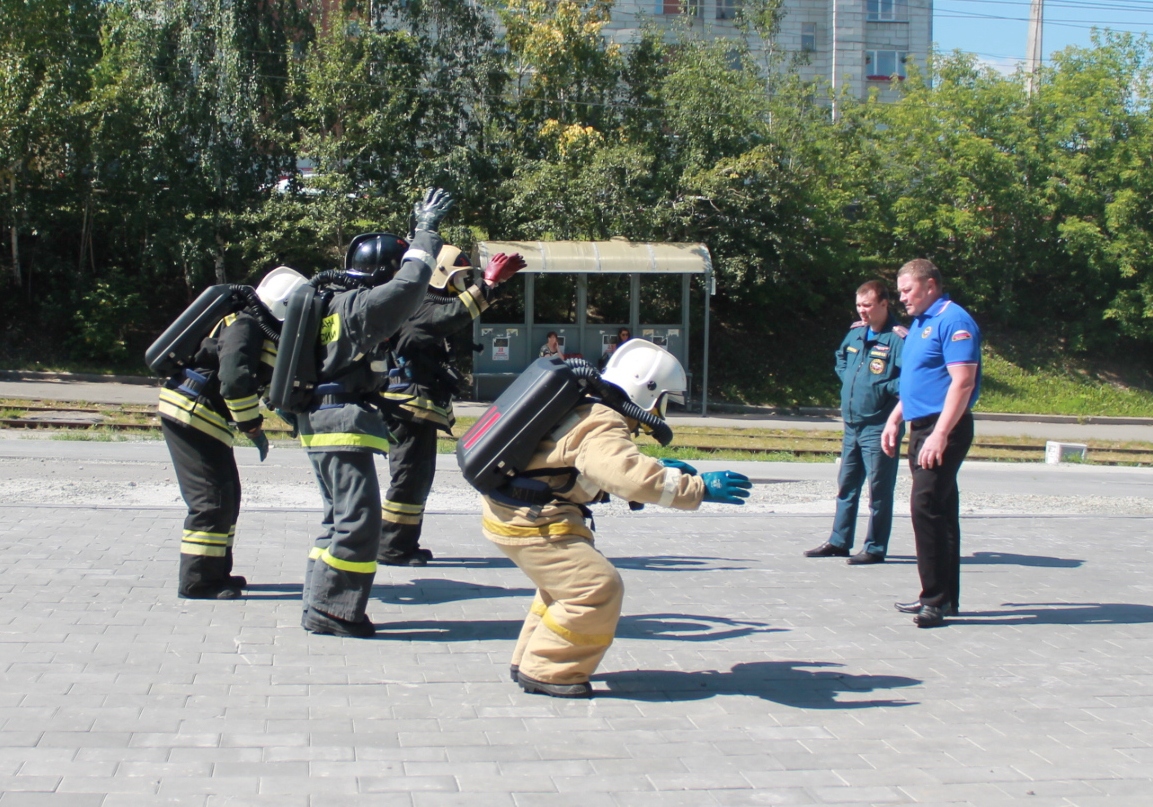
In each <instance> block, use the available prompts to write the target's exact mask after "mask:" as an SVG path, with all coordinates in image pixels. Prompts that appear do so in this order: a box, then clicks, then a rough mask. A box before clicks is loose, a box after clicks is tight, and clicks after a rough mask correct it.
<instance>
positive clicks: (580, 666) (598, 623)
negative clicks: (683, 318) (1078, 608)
mask: <svg viewBox="0 0 1153 807" xmlns="http://www.w3.org/2000/svg"><path fill="white" fill-rule="evenodd" d="M603 379H604V380H605V381H608V382H611V383H613V384H615V385H616V386H618V387H620V388H621V389H622V390H624V392H625V394H626V395H627V396H628V397H629V398H630V399H631V400H632V401H633V402H634V403H636V404H637V405H638V406H640V407H641V408H642V409H646V410H649V411H653V412H654V413H658V414H660V415H661V416H662V417H663V415H664V406H665V404H666V402H667V400H668V398H669V397H671V396H679V395H680V394H681V393H683V391H684V389H685V386H686V384H685V381H686V379H685V372H684V369H683V368H682V367H681V366H680V363H679V362H678V361H677V360H676V358H674V357H673V356H672V354H670V353H668V352H667V351H665V350H664V349H663V348H660V347H658V346H656V345H654V344H652V343H650V342H647V341H644V340H641V339H636V340H633V341H631V342H628V343H626V344H625V345H623V346H622V347H621V348H620V349H619V350H618V351H616V353H614V355H613V358H612V360H611V361H610V362H609V364H608V366H607V367H606V368H605V371H604V373H603ZM636 429H637V422H636V421H634V420H631V419H629V418H626V417H625V416H624V415H622V414H620V413H618V412H616V411H614V410H613V409H610V408H609V407H608V406H605V405H604V404H600V403H584V404H581V405H578V406H577V407H576V408H575V409H573V410H572V411H571V412H570V413H569V414H568V415H567V416H566V417H565V418H564V419H563V420H562V421H561V422H560V423H559V424H558V425H557V426H556V427H554V428H553V429H552V431H551V432H549V434H548V435H547V436H546V437H545V438H544V440H542V441H541V443H540V444H539V446H538V447H537V451H536V453H535V455H534V456H533V458H532V460H531V461H530V462H529V463H528V465H527V466H526V468H525V471H523V472H522V475H523V476H524V477H527V478H531V479H532V480H533V483H534V484H539V483H544V484H545V485H547V486H548V489H549V490H550V491H551V492H552V493H553V495H551V496H549V497H547V498H548V499H549V500H548V501H547V502H543V503H537V504H534V505H531V506H530V505H528V504H525V505H522V506H517V502H515V501H512V500H508V499H505V498H503V497H496V496H494V495H486V496H485V497H484V499H483V502H484V506H483V513H484V520H483V531H484V535H485V537H486V538H488V539H489V540H490V541H493V542H494V543H495V544H497V546H499V547H500V549H501V551H503V552H504V553H505V554H506V555H508V556H509V558H511V559H512V561H513V562H514V563H515V564H516V565H517V566H518V567H519V568H520V569H521V571H523V572H524V573H525V574H526V575H528V577H529V579H531V580H532V581H533V583H534V584H535V585H536V587H537V592H536V597H535V598H534V599H533V603H532V608H531V609H530V611H529V615H528V618H527V619H526V620H525V623H524V627H523V628H522V629H521V633H520V638H519V640H518V641H517V644H516V649H515V650H514V651H513V657H512V669H511V672H512V676H513V680H515V681H517V683H519V684H520V686H521V688H523V689H524V690H525V691H526V692H536V693H541V694H545V695H552V696H555V697H569V698H581V697H589V696H591V694H592V687H591V685H590V684H589V677H590V676H591V675H592V673H593V672H594V671H595V670H596V668H597V665H599V664H600V661H601V659H602V658H603V657H604V654H605V652H606V651H607V650H608V648H609V645H610V644H612V641H613V635H614V633H615V632H616V627H617V621H618V620H619V619H620V614H621V601H622V599H623V596H624V584H623V582H622V581H621V576H620V574H619V573H618V572H617V570H616V568H615V567H614V566H613V565H612V563H611V562H609V560H608V559H607V558H605V557H604V555H602V554H601V553H600V552H598V551H597V550H596V549H595V548H594V546H593V532H592V530H591V529H589V527H588V526H586V523H585V522H586V516H588V514H589V513H588V509H587V506H586V505H588V504H591V503H594V502H598V501H603V500H604V499H605V498H607V494H612V495H614V496H618V497H620V498H622V499H625V500H626V501H629V502H638V503H641V504H657V505H661V506H663V507H673V508H676V509H679V510H695V509H697V508H698V507H699V506H700V504H701V502H702V501H715V502H725V503H730V504H743V501H742V499H744V498H745V497H747V496H748V495H749V494H748V488H749V487H750V483H749V480H748V479H747V478H746V477H744V476H742V475H741V474H736V473H733V472H731V471H717V472H713V473H705V474H701V475H699V476H698V475H697V474H696V470H695V469H693V468H692V467H691V466H689V465H687V464H685V463H681V462H678V461H676V460H665V461H663V462H662V461H660V460H655V459H653V458H651V457H647V456H645V455H644V454H641V452H640V451H639V449H638V448H637V446H636V444H635V443H634V442H633V439H632V436H633V434H634V433H635V432H636ZM665 463H667V464H665ZM552 469H555V470H556V473H555V474H550V473H549V471H550V470H552Z"/></svg>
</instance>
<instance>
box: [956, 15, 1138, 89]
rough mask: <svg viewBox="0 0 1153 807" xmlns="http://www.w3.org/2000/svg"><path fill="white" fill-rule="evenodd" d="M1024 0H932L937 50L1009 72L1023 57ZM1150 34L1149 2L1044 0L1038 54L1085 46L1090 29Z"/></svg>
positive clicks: (1025, 37) (1026, 32) (1026, 31)
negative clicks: (969, 56) (961, 52)
mask: <svg viewBox="0 0 1153 807" xmlns="http://www.w3.org/2000/svg"><path fill="white" fill-rule="evenodd" d="M1029 5H1030V2H1029V0H934V8H933V40H934V41H935V42H936V43H937V47H938V48H939V49H940V50H944V51H951V50H953V49H960V50H965V51H970V52H972V53H976V54H977V55H978V56H979V57H980V58H981V60H982V61H985V62H988V63H989V64H992V65H993V66H995V67H997V68H998V69H999V70H1002V71H1004V72H1012V70H1013V68H1015V67H1016V65H1017V63H1018V62H1020V61H1022V60H1023V59H1024V58H1025V45H1026V42H1027V40H1028V36H1029V22H1028V20H1029ZM1094 26H1096V27H1098V28H1112V29H1113V30H1116V31H1132V32H1134V33H1138V34H1140V33H1145V32H1147V31H1148V32H1153V0H1045V28H1044V34H1043V39H1042V54H1043V55H1044V57H1045V59H1048V58H1049V56H1050V55H1051V54H1052V53H1053V52H1054V51H1059V50H1062V49H1064V48H1065V47H1066V46H1067V45H1089V44H1091V43H1090V33H1091V31H1092V29H1093V27H1094Z"/></svg>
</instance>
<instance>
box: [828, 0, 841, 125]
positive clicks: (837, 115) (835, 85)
mask: <svg viewBox="0 0 1153 807" xmlns="http://www.w3.org/2000/svg"><path fill="white" fill-rule="evenodd" d="M831 2H832V4H833V26H832V28H833V32H832V33H833V35H832V36H831V37H830V39H832V40H833V47H832V60H833V71H832V74H831V80H830V82H829V83H830V84H832V87H833V123H836V122H837V120H838V119H839V118H840V117H841V115H840V110H839V109H837V92H838V89H839V84H838V81H837V46H838V44H839V43H838V41H837V0H831Z"/></svg>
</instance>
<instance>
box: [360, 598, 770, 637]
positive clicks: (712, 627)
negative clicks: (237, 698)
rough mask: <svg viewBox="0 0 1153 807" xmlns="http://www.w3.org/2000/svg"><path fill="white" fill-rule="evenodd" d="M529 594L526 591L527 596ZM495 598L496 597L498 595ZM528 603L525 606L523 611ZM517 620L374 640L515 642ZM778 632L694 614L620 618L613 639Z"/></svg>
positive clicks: (420, 626)
mask: <svg viewBox="0 0 1153 807" xmlns="http://www.w3.org/2000/svg"><path fill="white" fill-rule="evenodd" d="M531 593H532V592H531V591H530V592H529V594H531ZM498 596H499V595H498ZM527 605H528V603H527V602H526V603H525V606H526V611H527ZM521 624H522V620H520V619H515V620H513V619H492V620H473V621H467V622H466V621H462V620H448V619H441V620H437V619H424V620H408V621H403V622H378V623H377V625H376V628H377V633H376V638H378V639H404V640H408V641H413V640H416V641H428V642H475V641H492V640H505V639H507V640H509V641H516V638H517V636H519V635H520V627H521ZM779 630H782V629H781V628H769V627H767V626H765V625H763V624H762V623H760V622H742V621H740V620H735V619H727V618H725V617H715V616H699V615H694V614H639V615H632V616H624V617H621V621H620V624H619V625H618V626H617V633H616V638H617V639H663V640H666V641H680V642H719V641H723V640H725V639H736V638H740V637H741V636H748V635H750V634H753V633H769V632H775V631H779Z"/></svg>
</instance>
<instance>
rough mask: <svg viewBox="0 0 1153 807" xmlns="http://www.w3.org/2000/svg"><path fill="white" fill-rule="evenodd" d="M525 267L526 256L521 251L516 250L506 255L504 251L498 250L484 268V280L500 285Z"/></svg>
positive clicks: (491, 284) (492, 284) (489, 283)
mask: <svg viewBox="0 0 1153 807" xmlns="http://www.w3.org/2000/svg"><path fill="white" fill-rule="evenodd" d="M524 267H525V262H524V258H522V257H521V256H520V254H519V253H516V252H514V253H513V254H511V255H505V254H504V253H503V252H498V253H497V254H495V255H493V256H492V260H491V261H489V262H488V266H486V267H485V269H484V282H485V283H487V284H488V285H490V286H498V285H500V284H501V283H504V282H505V281H506V280H508V279H509V278H510V277H512V276H513V275H515V274H516V273H517V272H519V271H520V270H521V269H524Z"/></svg>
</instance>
